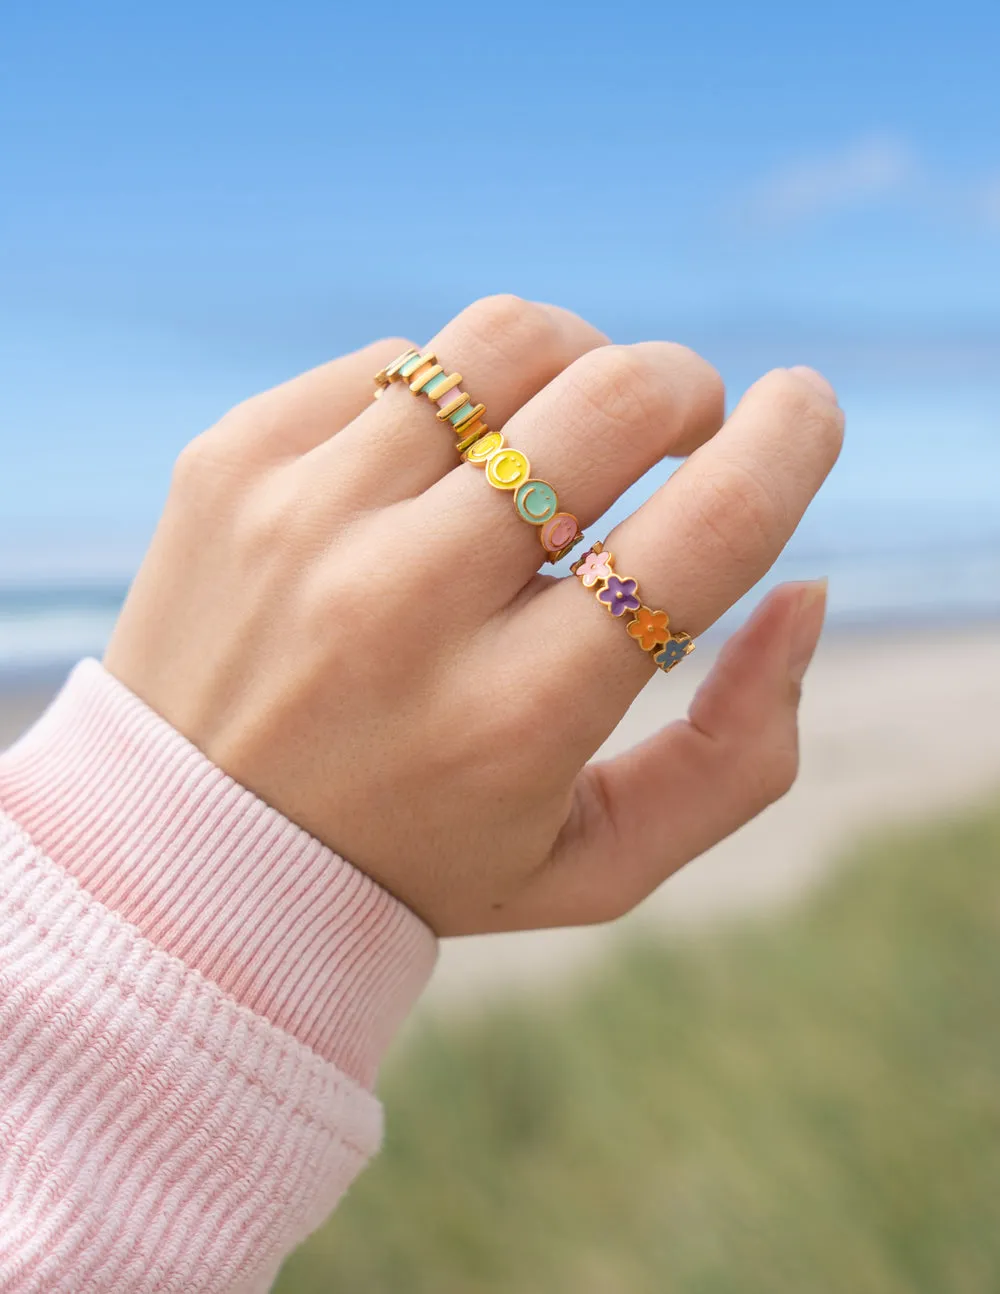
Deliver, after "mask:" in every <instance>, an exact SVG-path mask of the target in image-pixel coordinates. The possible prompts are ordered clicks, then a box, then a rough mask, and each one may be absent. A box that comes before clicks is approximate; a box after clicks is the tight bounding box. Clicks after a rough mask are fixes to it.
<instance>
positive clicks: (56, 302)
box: [0, 0, 1000, 551]
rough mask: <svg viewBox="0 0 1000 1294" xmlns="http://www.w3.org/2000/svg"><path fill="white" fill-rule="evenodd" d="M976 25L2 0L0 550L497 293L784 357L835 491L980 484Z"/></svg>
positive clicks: (159, 482) (763, 356)
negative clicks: (813, 418)
mask: <svg viewBox="0 0 1000 1294" xmlns="http://www.w3.org/2000/svg"><path fill="white" fill-rule="evenodd" d="M998 49H1000V6H998V5H997V4H996V3H995V0H992V2H991V3H978V4H973V3H954V4H951V5H949V6H947V7H943V6H941V5H939V4H935V5H931V4H903V3H895V2H894V3H883V4H877V3H876V4H871V3H869V4H859V3H851V2H848V3H840V4H838V5H836V6H816V5H804V4H803V5H790V4H767V3H761V4H755V5H745V4H735V3H719V4H715V5H686V6H679V5H675V4H672V3H665V2H664V0H659V2H658V3H650V2H644V3H634V4H628V3H626V4H620V5H617V6H607V5H597V4H589V3H585V4H578V5H575V6H572V7H571V6H569V5H568V4H565V5H564V4H558V5H557V4H548V5H544V4H538V3H536V4H524V3H520V0H514V2H513V3H508V4H505V5H503V6H486V5H479V6H455V5H451V6H450V5H447V4H442V5H438V6H436V7H434V8H433V9H431V10H428V9H422V8H420V7H417V8H414V7H413V6H412V5H407V6H403V5H391V4H390V5H381V6H374V5H371V4H359V5H356V6H353V7H350V6H346V5H343V4H340V3H296V2H295V0H290V2H289V3H285V4H281V5H278V4H254V3H243V4H239V5H237V4H234V3H215V4H213V3H203V4H198V5H195V4H191V3H172V4H170V5H169V6H168V5H145V6H140V5H135V4H134V3H130V4H127V5H126V4H114V3H100V2H99V0H98V2H95V3H94V4H89V5H86V6H83V5H76V4H70V3H24V2H22V0H7V3H5V4H4V5H3V7H2V10H0V162H2V172H0V176H2V185H3V200H2V203H0V438H2V450H3V468H2V476H0V542H6V543H7V545H8V547H9V545H10V543H12V542H15V540H16V542H17V543H19V544H23V543H30V546H32V548H33V549H34V547H37V546H38V545H40V544H43V543H48V542H51V543H52V544H53V545H55V546H56V547H58V546H59V545H62V546H63V550H64V551H65V548H66V545H67V543H72V544H74V545H75V543H76V540H75V539H74V538H73V537H74V536H76V537H78V536H79V535H81V534H86V535H87V536H88V542H92V543H94V544H99V543H103V542H104V541H105V540H107V543H108V544H110V545H112V546H113V545H114V543H116V542H117V537H118V536H132V535H141V534H144V533H145V531H146V530H147V529H148V526H149V524H150V522H151V519H152V518H153V517H154V516H155V512H156V509H157V507H158V504H159V501H160V498H161V497H162V493H163V489H164V486H165V483H166V476H167V471H168V468H169V463H170V461H171V459H172V457H173V455H174V454H175V453H176V451H177V449H178V448H179V447H180V445H181V444H183V442H184V441H185V440H186V439H187V438H189V437H190V436H191V435H192V434H194V433H195V432H196V431H198V430H200V429H201V427H203V426H204V425H206V424H207V423H209V422H211V421H212V420H213V419H214V418H215V417H217V416H218V415H219V414H220V413H221V412H222V411H223V410H224V409H225V408H226V407H227V406H228V405H229V404H231V403H233V402H234V401H235V400H237V399H239V398H241V397H242V396H244V395H246V394H248V393H250V392H252V391H253V390H256V389H259V388H260V387H262V386H264V385H268V384H270V383H272V382H274V381H277V380H280V379H281V378H283V377H286V376H288V375H290V374H292V373H294V372H296V371H299V370H301V369H303V368H306V367H308V366H310V365H312V364H314V363H317V362H319V361H321V360H323V359H325V358H328V357H329V356H331V355H333V354H336V353H338V352H340V351H342V350H344V349H347V348H349V347H351V346H353V345H356V344H361V343H362V342H364V341H366V340H368V339H369V338H371V337H372V336H374V335H377V334H382V333H388V332H393V333H395V332H402V333H405V334H408V335H412V336H415V337H417V338H421V337H424V336H426V335H429V334H430V333H431V332H432V331H433V330H434V329H435V328H436V327H438V326H439V325H440V323H441V322H442V321H443V320H444V319H446V318H447V317H448V316H449V315H450V314H452V313H454V312H455V311H456V310H457V309H459V308H460V307H461V305H462V304H464V303H465V302H466V301H467V300H469V299H471V298H473V297H475V296H477V295H480V294H482V293H485V292H490V291H497V290H511V291H516V292H520V293H523V294H525V295H528V296H533V297H542V298H547V299H550V300H555V301H558V302H560V303H563V304H566V305H569V306H572V307H574V308H576V309H579V310H581V311H582V312H583V313H585V314H587V315H589V316H590V317H591V318H593V319H594V320H595V321H596V322H597V323H599V324H600V325H601V326H602V327H604V328H605V329H606V330H608V331H609V332H611V333H612V335H614V336H615V337H617V338H620V339H622V340H631V339H634V338H638V337H641V336H646V335H653V336H669V337H675V338H679V339H681V340H685V341H689V342H691V343H693V344H695V345H697V346H698V347H699V348H700V349H702V350H703V351H704V352H705V353H706V354H708V355H709V357H710V358H712V359H713V360H715V361H716V362H717V363H719V364H720V366H721V367H722V369H723V371H724V372H725V375H726V377H727V378H728V379H729V381H730V385H731V388H732V389H733V392H734V394H735V393H736V392H737V391H738V388H739V387H740V386H741V385H743V384H745V383H746V382H748V381H749V380H751V379H752V377H753V376H754V375H755V373H757V372H759V371H762V370H764V369H765V368H768V367H771V366H773V365H775V364H789V363H801V362H805V363H816V364H818V365H819V366H821V367H823V368H825V369H826V370H827V372H828V373H829V374H830V376H831V377H832V378H833V379H834V381H836V382H837V383H838V384H839V386H840V387H841V389H842V393H843V395H844V398H845V402H846V403H847V406H848V412H849V415H851V418H852V431H853V429H854V428H855V427H856V428H857V432H856V434H855V435H854V438H853V440H852V442H851V443H850V449H849V453H848V455H847V456H845V461H844V465H843V466H842V468H841V469H838V476H837V478H836V479H835V480H834V482H833V483H832V485H831V490H832V491H833V494H834V496H835V497H841V498H844V499H848V498H872V497H874V498H878V497H879V496H880V494H881V493H884V492H886V491H890V492H891V491H892V490H893V489H895V490H896V491H897V493H899V494H900V495H901V496H902V497H905V498H910V499H919V498H921V497H924V496H927V497H929V498H934V497H936V496H937V495H941V496H942V497H945V498H952V497H954V498H961V497H963V493H967V494H968V495H969V497H970V498H976V499H978V500H979V501H980V502H983V501H984V500H985V501H987V502H988V499H989V497H990V495H991V492H992V497H994V498H995V497H996V494H997V486H996V482H997V480H998V479H1000V423H998V420H997V416H996V414H995V410H996V409H997V407H998V397H1000V386H998V378H997V374H998V372H1000V93H998V89H997V75H996V66H997V50H998ZM4 535H6V536H7V539H6V540H4V539H3V536H4ZM11 536H14V539H11ZM26 536H30V540H28V539H26V538H25V537H26ZM67 536H68V537H69V539H67Z"/></svg>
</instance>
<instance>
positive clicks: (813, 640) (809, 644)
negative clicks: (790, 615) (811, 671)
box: [788, 579, 827, 684]
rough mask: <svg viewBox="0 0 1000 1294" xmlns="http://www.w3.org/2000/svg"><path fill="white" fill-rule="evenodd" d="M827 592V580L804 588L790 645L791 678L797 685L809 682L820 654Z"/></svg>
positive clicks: (818, 581) (814, 582)
mask: <svg viewBox="0 0 1000 1294" xmlns="http://www.w3.org/2000/svg"><path fill="white" fill-rule="evenodd" d="M826 590H827V581H826V580H825V579H823V580H813V581H811V582H810V583H809V584H806V585H804V586H803V588H802V594H801V597H800V599H799V607H798V611H797V612H796V615H795V623H794V624H793V625H792V633H791V639H790V641H789V645H788V677H789V678H790V679H791V680H792V682H793V683H796V684H798V683H801V682H802V680H803V679H804V678H805V674H806V670H807V669H808V668H809V662H810V661H811V660H812V658H813V654H814V652H815V651H816V644H817V643H818V642H819V636H820V634H821V633H822V632H823V619H824V617H825V615H826Z"/></svg>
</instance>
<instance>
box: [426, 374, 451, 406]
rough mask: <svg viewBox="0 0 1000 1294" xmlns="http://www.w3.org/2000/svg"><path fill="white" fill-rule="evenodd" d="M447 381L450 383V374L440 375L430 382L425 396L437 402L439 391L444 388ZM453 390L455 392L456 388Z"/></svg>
mask: <svg viewBox="0 0 1000 1294" xmlns="http://www.w3.org/2000/svg"><path fill="white" fill-rule="evenodd" d="M447 381H448V374H447V373H439V374H438V376H437V377H436V378H434V379H433V380H432V381H430V382H428V383H427V385H426V386H425V387H424V395H429V396H430V398H431V399H432V400H436V399H437V393H438V391H440V390H441V388H442V387H443V386H444V384H445V383H446V382H447ZM452 390H454V387H453V388H452Z"/></svg>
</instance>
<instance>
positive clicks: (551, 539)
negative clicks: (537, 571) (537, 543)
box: [538, 512, 580, 562]
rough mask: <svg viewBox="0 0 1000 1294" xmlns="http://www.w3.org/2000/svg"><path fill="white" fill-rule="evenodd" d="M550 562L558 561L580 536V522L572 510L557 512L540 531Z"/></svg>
mask: <svg viewBox="0 0 1000 1294" xmlns="http://www.w3.org/2000/svg"><path fill="white" fill-rule="evenodd" d="M538 538H539V539H540V540H541V542H542V547H543V548H544V549H545V551H546V552H547V553H548V555H549V561H550V562H557V561H558V560H559V558H560V557H564V556H565V555H566V553H568V552H569V550H570V549H571V548H572V547H573V545H574V544H575V543H576V542H577V540H578V539H579V538H580V523H579V522H578V521H577V519H576V517H574V516H573V514H572V513H571V512H557V513H556V514H555V516H554V517H550V518H549V519H548V521H546V522H545V523H544V525H543V526H542V527H541V529H540V530H539V532H538Z"/></svg>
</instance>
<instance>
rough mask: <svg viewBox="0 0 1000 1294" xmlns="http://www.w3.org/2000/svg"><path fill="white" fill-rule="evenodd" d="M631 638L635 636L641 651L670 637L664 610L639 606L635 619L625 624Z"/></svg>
mask: <svg viewBox="0 0 1000 1294" xmlns="http://www.w3.org/2000/svg"><path fill="white" fill-rule="evenodd" d="M626 627H627V629H628V631H629V633H630V634H631V635H632V637H633V638H637V639H638V641H639V646H640V647H641V648H642V650H643V651H652V650H653V648H654V647H658V646H659V645H660V644H661V643H665V642H666V641H667V640H668V639H669V637H670V619H669V617H668V616H667V613H666V611H650V609H649V607H640V608H639V610H638V611H637V612H636V613H635V619H634V620H632V621H630V622H629V624H628V625H627V626H626Z"/></svg>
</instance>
